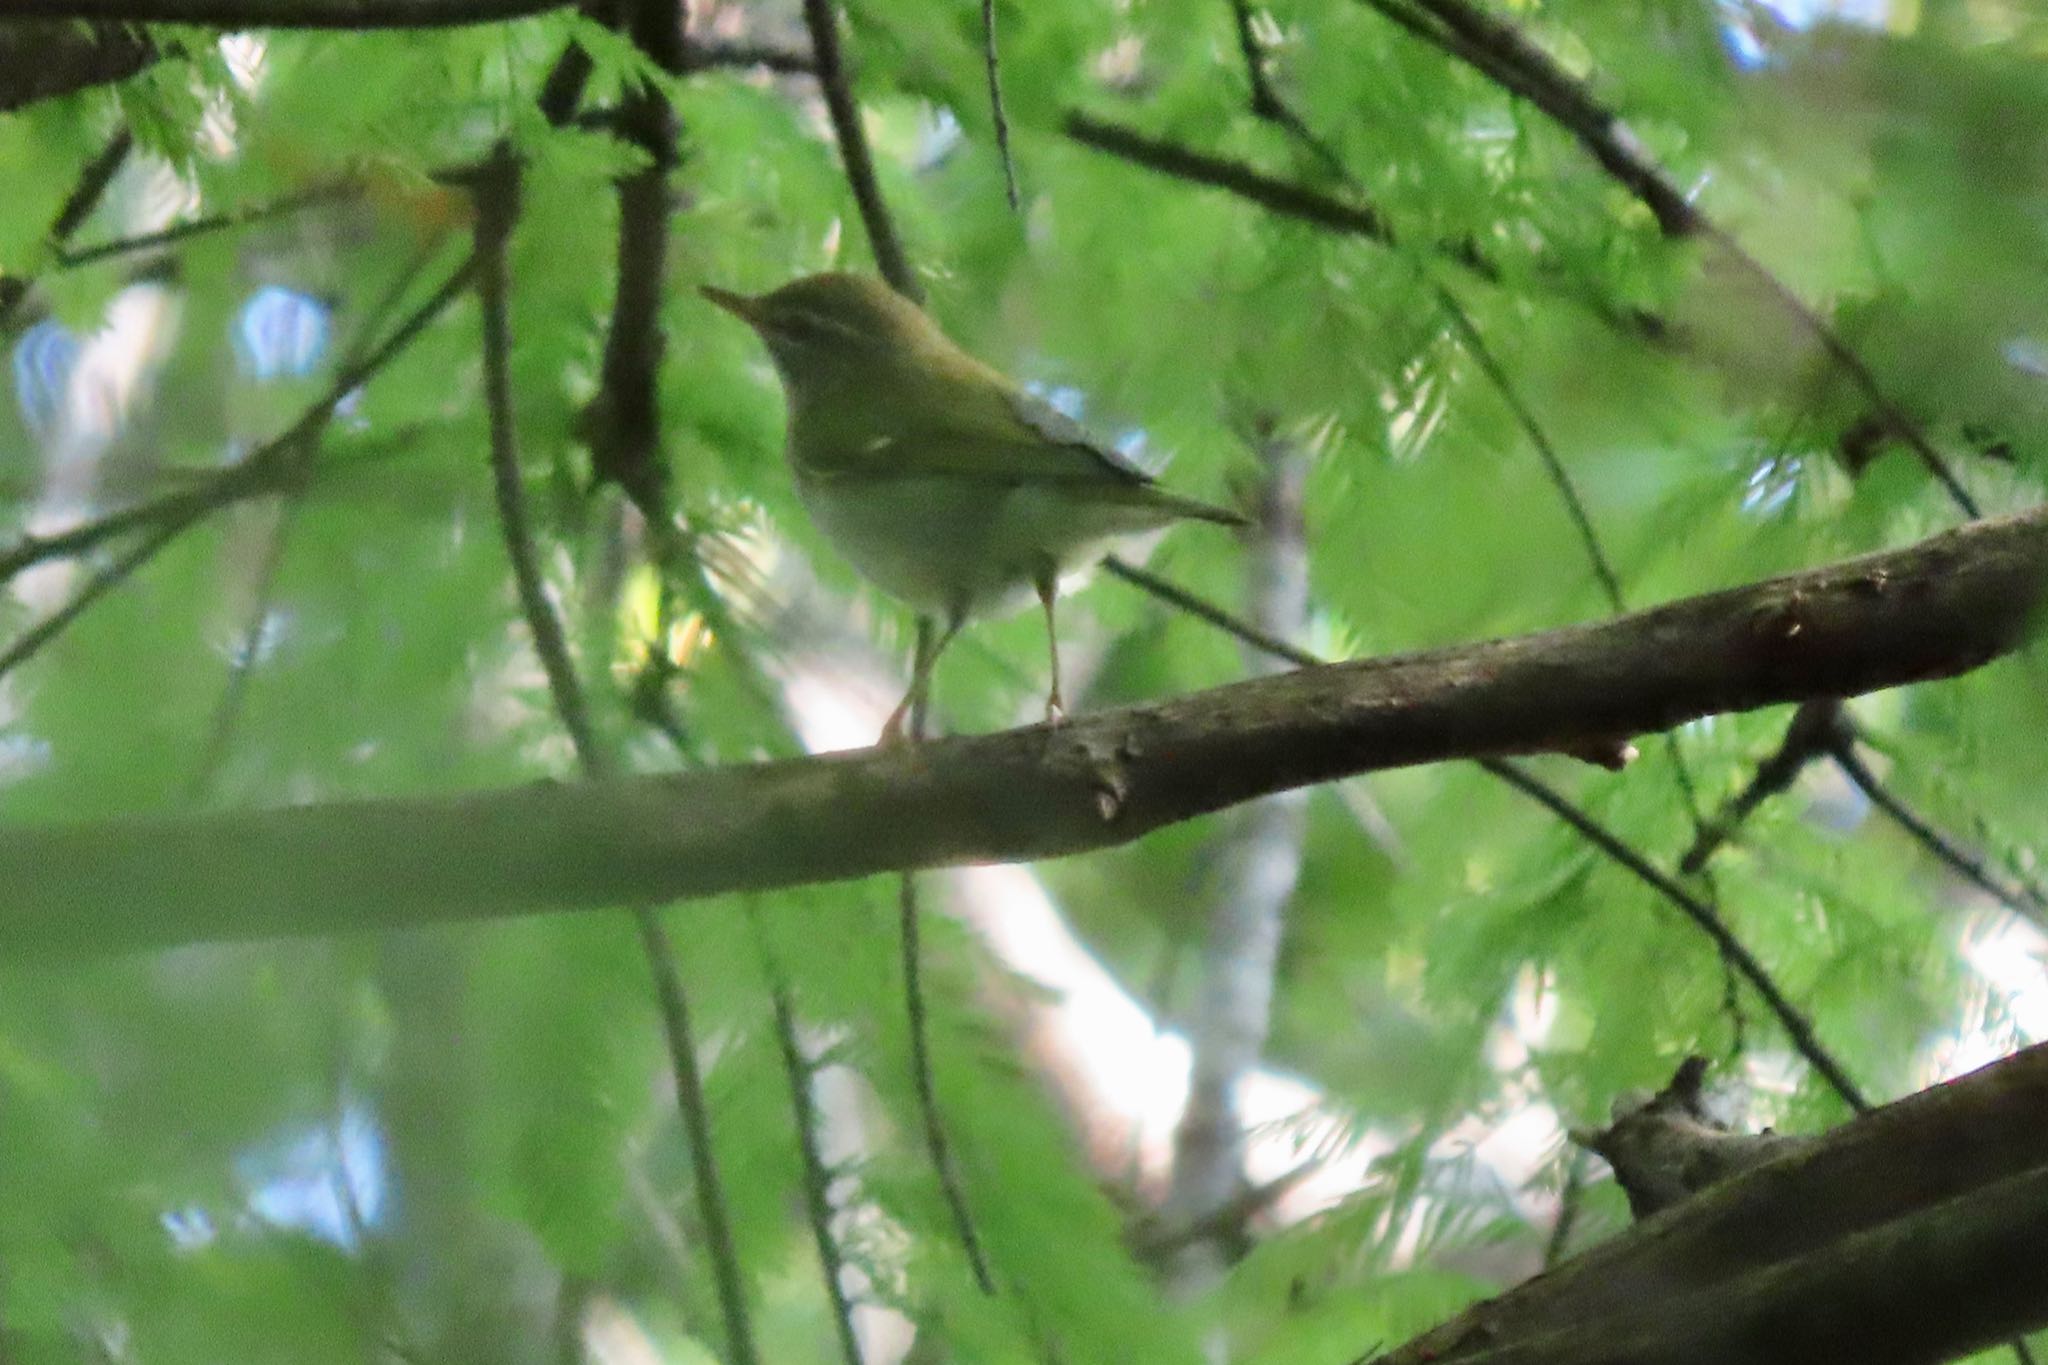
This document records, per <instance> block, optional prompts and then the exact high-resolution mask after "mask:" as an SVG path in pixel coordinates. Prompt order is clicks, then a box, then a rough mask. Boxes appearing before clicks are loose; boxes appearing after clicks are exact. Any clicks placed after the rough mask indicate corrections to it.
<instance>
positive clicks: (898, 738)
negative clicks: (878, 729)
mask: <svg viewBox="0 0 2048 1365" xmlns="http://www.w3.org/2000/svg"><path fill="white" fill-rule="evenodd" d="M937 624H938V623H937V622H935V621H934V620H933V619H932V618H931V617H929V616H919V617H918V618H917V644H916V645H915V646H914V647H913V648H912V650H911V655H910V690H909V691H908V692H905V693H904V694H903V700H902V701H899V702H897V703H896V709H895V710H894V711H891V712H890V713H889V719H887V720H885V721H883V722H882V737H881V738H880V739H878V740H876V741H875V742H876V743H877V744H878V745H880V746H881V747H882V748H885V749H886V748H888V747H889V746H890V745H892V744H901V743H902V742H903V739H904V734H903V723H904V722H905V721H907V720H909V719H910V718H911V712H912V711H913V710H916V711H918V712H922V711H923V710H924V688H925V680H926V679H927V678H928V677H929V676H930V675H931V668H932V653H933V650H932V631H933V629H934V628H935V627H936V626H937ZM918 719H919V720H922V719H924V717H923V716H922V715H921V714H920V715H919V716H918Z"/></svg>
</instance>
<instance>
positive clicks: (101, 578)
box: [0, 509, 201, 678]
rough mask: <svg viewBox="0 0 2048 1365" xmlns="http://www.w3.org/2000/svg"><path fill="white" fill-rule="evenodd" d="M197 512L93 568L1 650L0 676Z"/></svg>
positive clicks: (36, 650) (151, 555) (166, 524)
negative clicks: (73, 590) (60, 602)
mask: <svg viewBox="0 0 2048 1365" xmlns="http://www.w3.org/2000/svg"><path fill="white" fill-rule="evenodd" d="M200 515H201V512H200V511H199V510H196V509H195V510H192V511H189V512H187V513H185V514H183V515H181V516H178V517H175V518H173V519H171V520H168V521H165V522H164V523H163V524H161V525H159V526H156V527H154V528H152V529H151V531H150V533H149V535H148V536H146V537H144V538H143V539H142V540H140V541H138V542H137V543H136V544H134V545H132V546H130V547H129V549H128V551H127V552H126V553H125V554H123V555H121V556H120V557H119V558H117V559H115V560H113V561H111V562H110V563H107V564H104V565H102V566H100V568H99V569H97V570H95V571H94V573H93V575H92V577H91V578H90V579H88V580H86V584H85V586H84V587H82V588H80V589H79V590H78V591H77V592H76V593H74V594H72V596H71V598H70V600H69V601H67V602H65V604H64V605H63V606H61V607H59V608H57V610H55V611H53V612H51V613H50V614H49V615H48V616H45V617H44V618H43V619H42V620H40V621H38V622H36V623H35V624H34V625H33V626H30V627H29V628H28V629H27V630H25V631H23V632H22V633H21V634H20V635H19V636H18V637H16V639H15V641H14V643H13V644H11V645H9V646H8V647H7V648H6V649H5V650H0V678H4V677H6V676H7V675H8V674H9V673H12V672H13V671H14V670H15V669H16V668H19V667H20V666H21V665H22V664H25V663H27V662H28V661H29V660H30V659H33V658H34V657H35V656H36V655H37V654H38V653H40V652H41V651H42V649H43V648H44V646H46V645H48V644H49V643H50V642H51V641H52V640H54V639H56V638H57V637H58V636H59V635H61V634H62V633H63V632H64V630H65V629H66V628H67V627H69V626H70V625H71V623H72V622H74V621H76V620H77V619H78V618H79V617H80V616H83V615H84V614H85V612H86V609H87V608H89V607H91V606H92V604H93V603H95V602H97V601H99V600H100V598H102V597H104V596H106V595H107V594H108V593H109V592H112V591H113V590H114V589H115V588H117V587H119V586H120V585H121V584H122V583H123V582H125V581H127V578H128V576H129V575H130V574H132V573H134V572H135V571H136V570H137V569H140V568H141V567H142V566H143V565H145V564H147V563H149V561H150V560H152V559H154V558H156V555H157V552H158V551H159V550H161V549H163V548H164V546H166V545H168V544H170V543H171V542H172V541H173V540H176V539H177V538H178V537H179V536H180V535H182V534H183V533H184V531H185V529H186V528H187V527H189V526H191V525H192V524H193V523H194V522H196V521H198V520H199V518H200Z"/></svg>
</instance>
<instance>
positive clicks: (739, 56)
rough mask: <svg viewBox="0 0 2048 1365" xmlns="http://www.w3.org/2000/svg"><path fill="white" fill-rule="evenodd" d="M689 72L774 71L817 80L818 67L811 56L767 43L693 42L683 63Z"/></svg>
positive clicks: (778, 73)
mask: <svg viewBox="0 0 2048 1365" xmlns="http://www.w3.org/2000/svg"><path fill="white" fill-rule="evenodd" d="M683 66H684V69H685V70H687V71H718V70H747V69H749V68H755V69H759V70H762V71H773V72H775V73H776V74H777V75H779V76H815V75H817V74H818V64H817V62H816V61H815V60H813V59H812V57H811V54H810V53H808V52H796V51H792V50H791V49H789V48H785V47H771V46H769V45H768V44H766V43H699V42H692V43H691V44H690V46H689V50H688V52H687V54H686V55H685V57H684V59H683Z"/></svg>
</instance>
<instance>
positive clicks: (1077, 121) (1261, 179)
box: [1063, 110, 1493, 276]
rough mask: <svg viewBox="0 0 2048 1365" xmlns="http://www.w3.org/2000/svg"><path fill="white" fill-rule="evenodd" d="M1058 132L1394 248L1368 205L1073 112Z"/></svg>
mask: <svg viewBox="0 0 2048 1365" xmlns="http://www.w3.org/2000/svg"><path fill="white" fill-rule="evenodd" d="M1063 126H1064V128H1065V130H1066V134H1067V136H1068V137H1070V138H1072V139H1073V140H1074V141H1075V142H1078V143H1080V144H1081V145H1082V146H1084V147H1092V148H1094V149H1095V150H1096V151H1098V152H1107V153H1108V154H1109V155H1111V156H1115V157H1121V158H1122V159H1123V160H1125V161H1129V162H1131V163H1132V164H1133V165H1138V166H1143V167H1144V168H1145V169H1146V170H1149V171H1157V172H1158V173H1159V174H1161V175H1165V176H1171V177H1173V178H1174V179H1176V180H1185V181H1187V182H1188V183H1190V184H1194V185H1207V186H1209V187H1210V188H1212V189H1219V190H1224V191H1227V192H1228V193H1230V194H1232V195H1235V196H1236V197H1237V198H1239V199H1243V200H1245V201H1246V202H1247V203H1252V204H1257V205H1258V206H1259V207H1261V208H1263V209H1267V210H1270V211H1271V212H1273V213H1277V214H1279V215H1280V216H1282V217H1283V218H1293V219H1297V220H1299V221H1301V222H1304V223H1311V224H1314V225H1315V226H1316V227H1319V228H1323V229H1326V230H1327V231H1330V232H1339V233H1344V234H1346V235H1348V236H1353V237H1366V238H1370V239H1371V240H1373V241H1375V242H1378V243H1380V244H1381V245H1383V246H1392V245H1393V244H1394V230H1393V228H1391V227H1390V226H1388V224H1387V221H1386V219H1385V218H1383V217H1382V216H1381V215H1380V211H1379V210H1378V209H1376V208H1374V207H1373V206H1372V205H1370V204H1360V203H1353V202H1348V201H1346V200H1342V199H1336V198H1332V197H1331V196H1330V195H1327V194H1324V193H1323V192H1322V191H1320V190H1312V189H1309V188H1308V187H1307V186H1305V185H1296V184H1293V183H1291V182H1289V181H1286V180H1281V179H1278V178H1276V177H1274V176H1270V175H1267V174H1266V173H1265V172H1264V171H1261V170H1259V169H1257V168H1256V167H1253V166H1250V165H1247V164H1246V163H1244V162H1242V161H1233V160H1231V159H1230V158H1228V157H1220V156H1211V155H1210V154H1209V153H1207V152H1198V151H1196V150H1195V149H1194V148H1192V147H1185V146H1182V145H1181V144H1180V143H1177V142H1168V141H1166V140H1165V139H1163V138H1156V137H1151V136H1149V135H1147V134H1145V133H1141V132H1139V131H1138V130H1137V129H1135V128H1131V127H1129V126H1127V125H1125V124H1121V123H1113V122H1111V121H1110V120H1108V119H1100V118H1096V117H1095V116H1094V115H1092V114H1084V113H1081V112H1079V111H1078V110H1077V111H1074V112H1070V113H1069V114H1068V115H1067V117H1066V122H1065V124H1064V125H1063ZM1465 264H1467V265H1471V266H1473V267H1475V268H1478V269H1480V270H1481V273H1483V274H1487V275H1489V276H1491V274H1492V273H1493V272H1492V268H1491V267H1490V266H1486V265H1485V264H1484V263H1483V262H1481V261H1480V260H1479V259H1478V258H1477V257H1476V255H1474V256H1473V257H1471V258H1470V259H1467V260H1466V261H1465Z"/></svg>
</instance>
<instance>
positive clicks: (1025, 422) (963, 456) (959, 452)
mask: <svg viewBox="0 0 2048 1365" xmlns="http://www.w3.org/2000/svg"><path fill="white" fill-rule="evenodd" d="M953 397H954V399H955V401H953V402H951V403H946V404H932V405H924V406H921V407H920V408H919V409H918V410H917V417H916V418H915V419H914V420H912V421H910V422H908V423H906V424H905V425H904V428H903V429H902V430H901V431H899V432H898V433H897V434H896V435H895V436H894V437H893V438H892V439H891V440H889V441H888V443H887V444H888V446H893V447H896V448H895V449H888V448H882V449H876V450H874V451H873V452H872V454H871V455H870V460H871V463H870V464H869V467H870V468H871V469H873V470H874V471H875V472H878V473H879V472H884V471H889V470H893V471H897V472H908V471H909V470H911V469H915V470H916V471H918V472H920V473H928V474H952V475H956V476H959V477H963V478H982V479H994V480H1001V481H1007V480H1012V479H1016V480H1024V481H1027V482H1033V483H1076V484H1096V485H1103V486H1107V487H1122V488H1142V487H1144V486H1145V485H1147V484H1149V483H1151V482H1152V476H1151V475H1149V474H1147V473H1146V472H1145V471H1144V470H1142V469H1140V468H1138V467H1137V466H1136V465H1134V464H1132V463H1131V462H1130V461H1129V460H1126V459H1125V458H1124V457H1123V456H1121V455H1119V454H1117V453H1116V452H1115V451H1114V450H1112V449H1110V448H1109V447H1108V446H1106V445H1104V444H1103V443H1101V442H1100V441H1097V440H1096V439H1095V438H1094V437H1092V436H1090V435H1089V434H1088V432H1087V430H1086V429H1085V428H1083V427H1082V426H1081V424H1080V423H1078V422H1076V421H1074V420H1073V419H1072V418H1070V417H1068V416H1066V414H1064V413H1062V412H1061V411H1060V410H1059V409H1057V408H1055V407H1053V405H1052V404H1050V403H1048V402H1046V401H1045V400H1043V399H1041V398H1037V397H1035V396H1033V395H1031V394H1029V393H1026V392H1024V391H1023V390H1021V389H1013V388H1009V387H1008V386H1006V385H1004V386H998V385H988V386H986V387H983V388H981V389H979V391H977V392H975V393H974V396H973V401H971V402H967V403H962V402H959V401H957V400H958V397H959V395H958V393H957V392H956V393H955V394H954V395H953Z"/></svg>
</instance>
